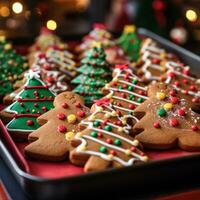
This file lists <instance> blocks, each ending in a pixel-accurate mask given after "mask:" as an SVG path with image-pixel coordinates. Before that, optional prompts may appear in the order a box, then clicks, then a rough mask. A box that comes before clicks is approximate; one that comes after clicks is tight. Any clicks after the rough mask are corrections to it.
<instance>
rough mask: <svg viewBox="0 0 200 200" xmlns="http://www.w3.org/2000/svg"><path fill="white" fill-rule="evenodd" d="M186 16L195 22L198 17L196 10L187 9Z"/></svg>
mask: <svg viewBox="0 0 200 200" xmlns="http://www.w3.org/2000/svg"><path fill="white" fill-rule="evenodd" d="M186 18H187V19H188V20H189V21H191V22H195V21H196V20H197V18H198V16H197V13H196V12H195V11H194V10H187V11H186Z"/></svg>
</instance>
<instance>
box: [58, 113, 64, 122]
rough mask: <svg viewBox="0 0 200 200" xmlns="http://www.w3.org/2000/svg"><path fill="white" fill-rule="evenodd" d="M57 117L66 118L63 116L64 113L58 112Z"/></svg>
mask: <svg viewBox="0 0 200 200" xmlns="http://www.w3.org/2000/svg"><path fill="white" fill-rule="evenodd" d="M57 117H58V119H60V120H65V119H66V116H65V114H64V113H59V114H57Z"/></svg>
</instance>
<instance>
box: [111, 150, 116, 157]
mask: <svg viewBox="0 0 200 200" xmlns="http://www.w3.org/2000/svg"><path fill="white" fill-rule="evenodd" d="M109 153H110V154H112V155H113V156H115V155H116V154H117V153H116V151H115V150H110V151H109Z"/></svg>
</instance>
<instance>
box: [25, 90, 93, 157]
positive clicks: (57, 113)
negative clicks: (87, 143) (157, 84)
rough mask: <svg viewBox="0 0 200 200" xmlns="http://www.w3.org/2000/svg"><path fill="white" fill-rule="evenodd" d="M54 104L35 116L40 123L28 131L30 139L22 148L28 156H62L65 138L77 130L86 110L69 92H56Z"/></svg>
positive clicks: (65, 149)
mask: <svg viewBox="0 0 200 200" xmlns="http://www.w3.org/2000/svg"><path fill="white" fill-rule="evenodd" d="M54 107H55V108H54V109H52V110H50V111H48V112H47V113H45V114H44V115H41V116H40V117H39V118H38V123H39V124H40V125H42V126H41V127H40V128H39V129H37V130H36V131H34V132H32V133H31V134H30V135H29V140H30V141H33V142H32V143H31V144H29V145H28V146H26V148H25V155H26V156H27V157H28V158H34V159H39V160H47V161H61V160H64V159H66V158H67V156H68V152H69V150H70V142H69V141H70V140H71V139H72V138H73V137H74V135H75V133H76V132H78V131H79V128H78V123H80V121H81V120H82V119H84V118H85V117H86V116H88V113H89V109H88V108H87V107H85V106H84V101H83V100H82V98H81V97H80V96H78V95H77V94H74V93H72V92H63V93H61V94H59V95H58V96H56V98H55V100H54Z"/></svg>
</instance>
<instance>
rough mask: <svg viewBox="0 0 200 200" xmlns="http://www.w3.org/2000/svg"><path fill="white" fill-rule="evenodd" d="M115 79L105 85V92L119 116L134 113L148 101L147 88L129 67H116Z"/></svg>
mask: <svg viewBox="0 0 200 200" xmlns="http://www.w3.org/2000/svg"><path fill="white" fill-rule="evenodd" d="M113 75H114V77H113V79H112V81H111V82H109V83H108V84H106V85H105V87H104V88H103V92H104V94H107V95H106V98H109V99H111V100H112V104H113V106H114V108H115V109H116V110H117V112H118V114H122V115H124V114H126V115H128V114H130V115H132V114H133V113H134V109H135V108H136V107H137V106H138V105H140V104H141V103H142V102H144V101H145V100H146V99H147V87H146V86H145V85H144V84H143V83H142V81H141V79H140V78H139V77H138V76H136V75H135V74H134V73H133V72H132V70H131V69H129V68H128V65H126V64H125V65H116V66H115V69H114V72H113Z"/></svg>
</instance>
